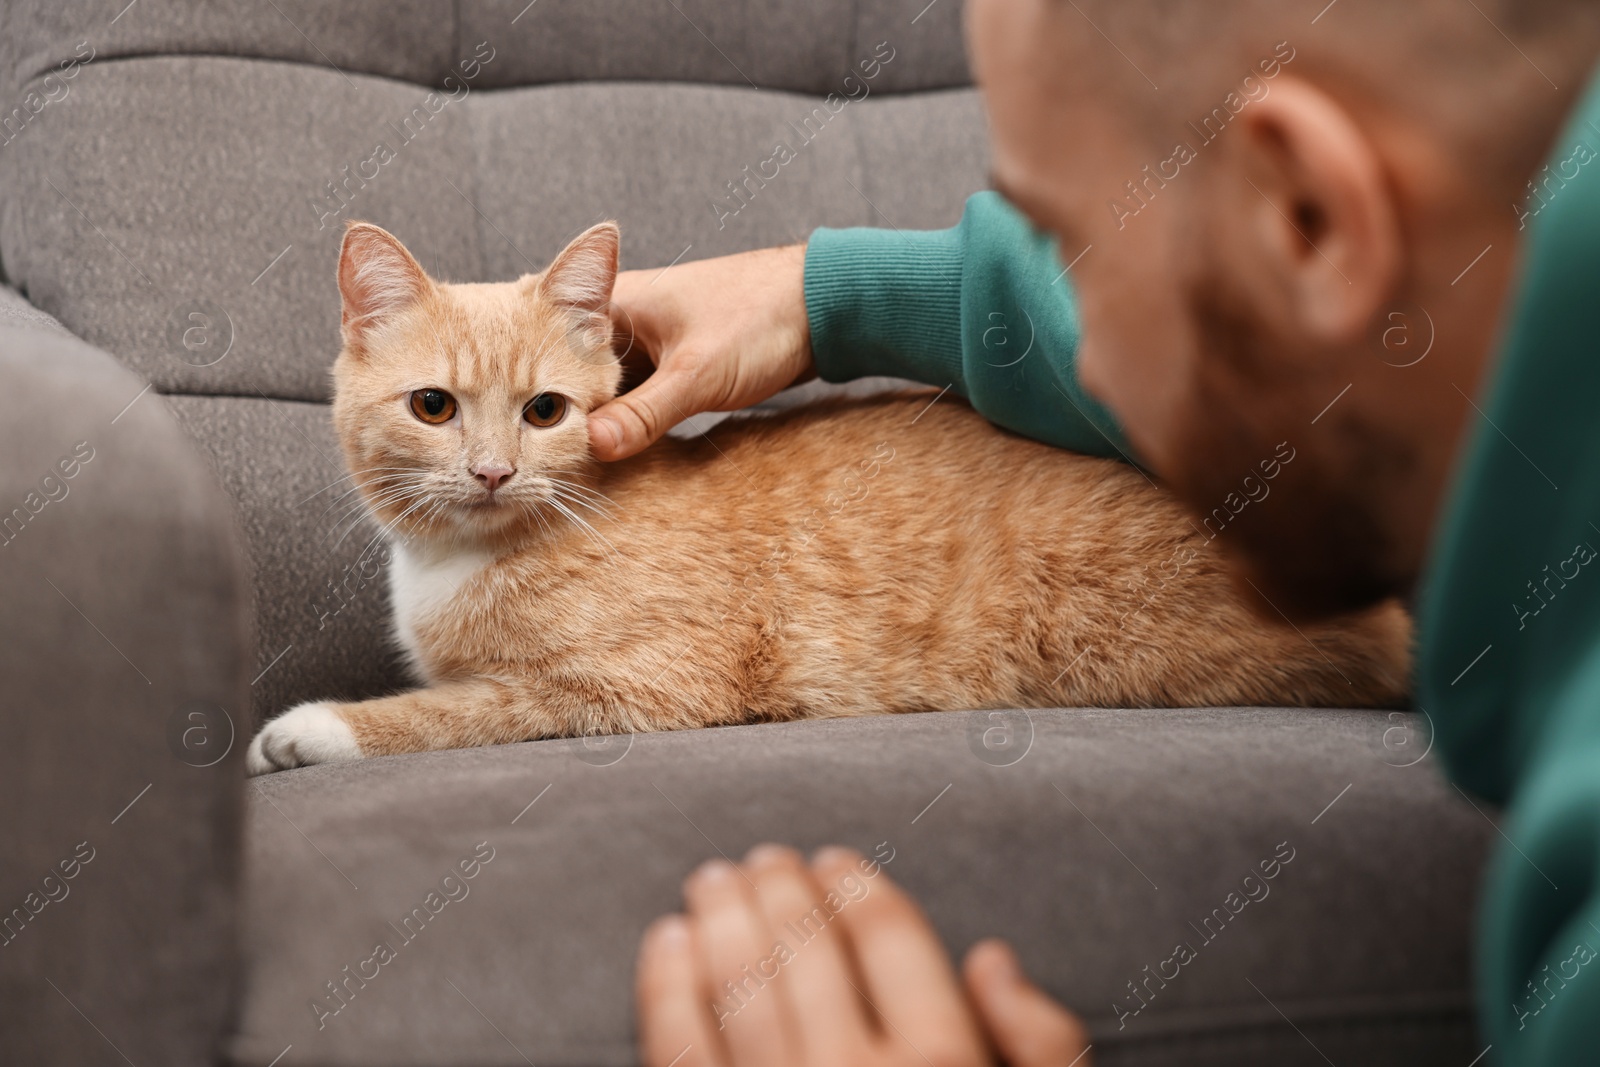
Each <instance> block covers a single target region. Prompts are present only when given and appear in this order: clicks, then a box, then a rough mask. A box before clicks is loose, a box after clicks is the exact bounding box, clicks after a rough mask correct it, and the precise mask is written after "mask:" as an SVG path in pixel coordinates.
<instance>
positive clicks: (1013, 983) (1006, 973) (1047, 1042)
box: [962, 940, 1089, 1067]
mask: <svg viewBox="0 0 1600 1067" xmlns="http://www.w3.org/2000/svg"><path fill="white" fill-rule="evenodd" d="M962 971H963V977H965V979H966V983H967V990H968V992H969V993H970V994H971V996H972V1003H973V1004H974V1005H975V1006H976V1007H977V1009H978V1016H979V1018H980V1019H982V1021H983V1027H984V1029H985V1030H987V1031H988V1033H989V1037H990V1038H991V1039H992V1040H993V1041H994V1044H995V1047H996V1048H997V1049H998V1050H999V1052H1000V1056H1001V1058H1002V1059H1004V1060H1005V1062H1006V1063H1007V1064H1009V1065H1010V1067H1069V1065H1071V1067H1089V1057H1088V1055H1087V1052H1088V1048H1089V1045H1088V1041H1089V1035H1088V1033H1087V1032H1086V1031H1085V1030H1084V1028H1083V1024H1082V1023H1080V1022H1079V1021H1078V1019H1077V1017H1076V1016H1074V1015H1072V1014H1071V1013H1070V1012H1068V1011H1067V1010H1066V1009H1065V1008H1063V1007H1062V1006H1061V1005H1059V1004H1057V1003H1056V1002H1055V1001H1053V1000H1051V999H1050V998H1049V997H1048V996H1046V995H1045V993H1044V991H1043V990H1041V989H1040V988H1039V987H1038V986H1036V985H1034V984H1033V983H1032V982H1030V981H1028V979H1027V977H1026V976H1025V975H1024V974H1023V973H1022V967H1021V965H1020V964H1019V963H1018V962H1017V956H1016V953H1015V952H1013V951H1012V949H1011V946H1010V945H1007V944H1006V943H1005V942H1004V941H997V940H989V941H980V942H979V943H978V944H976V945H974V946H973V947H972V951H970V952H968V953H967V959H966V964H965V966H963V968H962Z"/></svg>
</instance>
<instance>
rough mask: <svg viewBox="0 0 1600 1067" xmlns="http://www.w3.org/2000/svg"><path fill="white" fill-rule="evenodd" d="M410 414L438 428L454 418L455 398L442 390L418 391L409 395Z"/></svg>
mask: <svg viewBox="0 0 1600 1067" xmlns="http://www.w3.org/2000/svg"><path fill="white" fill-rule="evenodd" d="M411 414H413V415H415V416H416V417H417V418H419V419H421V420H422V421H423V422H426V423H429V424H430V425H433V426H439V425H441V424H443V423H446V422H449V421H450V420H451V419H453V418H455V417H456V398H455V397H453V396H451V395H450V394H449V393H447V392H445V391H444V390H443V389H418V390H417V391H416V392H414V393H412V394H411Z"/></svg>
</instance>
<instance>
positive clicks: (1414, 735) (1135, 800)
mask: <svg viewBox="0 0 1600 1067" xmlns="http://www.w3.org/2000/svg"><path fill="white" fill-rule="evenodd" d="M1425 735H1426V728H1425V726H1424V725H1423V724H1420V723H1419V722H1417V721H1416V720H1414V719H1412V718H1411V717H1409V716H1399V715H1396V714H1393V713H1384V712H1347V711H1304V710H1273V709H1238V710H1208V711H1061V710H1057V711H1034V712H1030V713H1023V712H1004V713H1001V712H946V713H935V714H925V715H909V716H900V717H885V718H871V719H857V720H834V721H819V722H807V723H793V724H782V725H762V726H748V727H734V728H725V729H715V730H702V731H691V732H684V733H670V734H655V735H641V736H637V737H632V738H628V737H622V738H614V739H609V740H608V741H607V742H605V743H601V742H600V741H598V740H595V741H588V742H585V741H580V740H571V741H547V742H535V743H528V744H520V745H507V746H501V747H496V748H483V749H471V750H463V751H449V752H437V753H428V754H422V755H416V756H402V757H391V758H384V759H375V760H370V761H365V762H359V763H350V764H342V765H340V764H333V765H324V766H320V767H313V768H307V769H303V770H297V771H289V772H283V773H278V774H274V775H270V776H267V777H265V778H260V779H256V780H255V781H254V782H253V784H252V786H251V788H250V794H251V800H250V815H249V818H248V823H247V831H246V837H247V841H248V844H247V877H246V879H245V885H246V887H247V905H246V934H245V955H246V961H247V964H246V988H247V997H246V1001H245V1003H244V1005H243V1008H242V1013H241V1022H240V1027H239V1032H238V1034H237V1035H236V1037H235V1039H234V1041H233V1044H232V1053H233V1055H234V1056H235V1057H236V1058H237V1060H238V1062H240V1063H243V1064H249V1065H265V1064H268V1063H271V1062H273V1061H274V1058H275V1057H278V1056H280V1055H282V1056H283V1059H282V1060H281V1061H279V1062H280V1063H282V1064H284V1065H293V1064H326V1065H335V1064H337V1065H357V1064H361V1065H369V1064H370V1065H379V1064H382V1065H387V1067H403V1065H413V1064H415V1065H422V1064H430V1065H445V1064H448V1065H450V1067H475V1065H490V1064H521V1063H525V1062H534V1063H538V1064H541V1065H574V1067H576V1065H585V1067H600V1065H609V1064H628V1063H632V1062H634V1059H633V1043H632V1042H633V1027H632V1011H633V1005H632V1002H631V997H630V994H629V990H630V989H631V973H632V966H633V959H634V951H635V947H636V945H637V942H638V938H639V935H640V933H641V931H642V930H643V929H644V927H645V925H646V924H647V923H648V922H649V921H650V920H651V919H652V918H654V917H655V916H656V915H658V914H661V913H663V912H665V911H668V910H671V909H674V908H675V907H676V906H677V904H678V884H679V881H680V880H681V879H682V878H683V877H684V875H686V874H687V873H688V872H689V871H690V870H691V869H692V868H693V867H694V866H695V865H696V864H698V863H699V862H701V861H702V860H704V859H706V858H708V857H711V856H715V855H716V854H717V853H719V852H720V853H722V854H724V855H726V856H729V857H734V858H737V857H738V856H740V855H742V854H743V852H744V851H745V850H746V849H748V848H750V847H751V846H752V845H755V844H757V843H758V842H761V841H767V840H776V841H782V842H787V843H791V844H793V845H796V846H799V847H802V848H807V849H809V848H814V847H817V846H820V845H823V844H828V843H843V844H847V845H851V846H853V847H855V848H858V849H860V850H862V851H863V852H865V853H868V854H872V853H874V851H877V852H879V853H881V854H884V855H886V856H892V858H890V859H889V860H888V862H887V866H886V870H887V871H888V872H889V873H890V874H891V875H892V876H893V877H894V878H895V879H896V880H897V881H899V882H900V883H902V884H903V885H905V886H907V887H908V888H909V889H910V890H911V891H912V892H914V893H915V894H916V895H917V896H918V897H919V898H920V899H921V900H922V901H923V902H924V903H925V905H926V907H927V909H928V911H929V913H930V915H931V917H932V919H933V921H934V923H935V925H936V926H937V928H938V929H939V931H940V933H941V935H942V936H943V938H944V939H945V942H946V944H947V945H948V947H949V948H950V949H951V950H952V951H953V952H958V953H959V952H962V951H964V950H965V949H966V948H967V947H968V946H969V945H971V944H972V943H973V942H975V941H977V940H978V939H980V938H982V937H985V936H989V935H1000V936H1003V937H1006V938H1008V939H1010V940H1011V941H1012V943H1013V944H1015V945H1016V946H1017V947H1018V949H1019V951H1020V952H1021V954H1022V957H1023V960H1024V963H1025V965H1026V966H1027V968H1028V969H1029V970H1030V971H1031V972H1032V973H1033V974H1035V975H1037V976H1039V978H1040V980H1041V982H1042V984H1043V985H1044V987H1045V988H1047V989H1048V990H1049V991H1050V992H1051V993H1053V994H1054V995H1056V996H1057V997H1059V998H1060V999H1061V1000H1062V1001H1064V1002H1065V1003H1067V1004H1070V1005H1072V1006H1074V1007H1075V1008H1076V1009H1078V1010H1079V1011H1081V1012H1082V1013H1083V1014H1084V1015H1085V1016H1086V1018H1087V1021H1088V1022H1089V1024H1090V1026H1091V1028H1092V1030H1093V1033H1094V1036H1095V1055H1096V1062H1097V1063H1099V1064H1102V1065H1117V1064H1141V1065H1154V1064H1178V1063H1182V1064H1186V1065H1196V1064H1218V1065H1222V1064H1226V1065H1228V1067H1240V1065H1242V1064H1254V1063H1261V1064H1273V1065H1280V1064H1293V1063H1318V1064H1320V1063H1323V1062H1324V1059H1323V1057H1324V1056H1326V1057H1328V1058H1329V1059H1331V1060H1332V1062H1335V1063H1362V1064H1369V1065H1371V1064H1407V1065H1414V1064H1432V1063H1439V1064H1449V1065H1452V1067H1460V1064H1464V1063H1467V1062H1469V1061H1471V1059H1472V1057H1473V1056H1474V1055H1476V1054H1477V1053H1478V1052H1479V1051H1480V1050H1481V1046H1479V1045H1477V1044H1476V1038H1475V1036H1474V1031H1473V1024H1472V1016H1471V1008H1470V1004H1471V996H1470V983H1469V962H1468V939H1469V931H1470V927H1471V917H1472V912H1473V898H1474V893H1475V888H1474V887H1475V886H1476V885H1477V882H1478V875H1479V872H1480V868H1481V866H1482V864H1483V860H1484V856H1485V853H1486V848H1487V845H1488V843H1489V839H1490V838H1491V837H1493V835H1494V833H1495V831H1494V829H1493V827H1492V826H1491V824H1490V823H1489V821H1488V819H1487V817H1486V816H1485V815H1484V814H1482V813H1480V812H1479V811H1477V810H1475V809H1474V808H1473V807H1472V806H1470V805H1469V804H1468V803H1467V802H1466V801H1465V800H1464V799H1463V798H1462V797H1460V796H1459V795H1458V794H1457V793H1456V791H1455V790H1454V789H1452V788H1451V787H1449V786H1448V785H1446V784H1444V783H1443V782H1442V780H1441V779H1440V778H1439V776H1438V774H1437V772H1436V770H1435V769H1434V767H1433V765H1432V762H1431V760H1429V759H1425V758H1420V757H1422V755H1423V752H1424V750H1425V749H1426V745H1427V741H1426V736H1425ZM491 857H492V858H491ZM463 865H464V868H465V870H468V871H470V872H471V873H472V875H473V877H471V878H470V879H468V878H465V877H463V876H462V874H461V871H462V870H463ZM1268 872H1270V873H1271V874H1272V875H1273V877H1270V878H1268V877H1267V876H1266V875H1267V873H1268ZM450 875H454V877H453V878H449V879H447V876H450ZM430 893H432V894H435V895H434V896H433V897H432V898H430V897H429V894H430ZM380 944H383V945H384V946H386V951H376V950H377V947H378V946H379V945H380ZM1179 945H1187V946H1189V949H1190V952H1189V953H1188V954H1179V953H1176V952H1175V950H1176V948H1177V946H1179ZM1180 956H1181V957H1182V962H1176V961H1177V959H1178V958H1179V957H1180ZM347 968H348V970H347ZM1147 968H1148V969H1147ZM1174 972H1176V973H1175V975H1174ZM1160 974H1165V975H1166V976H1167V978H1165V979H1163V978H1160V977H1159V975H1160ZM363 975H364V976H366V977H362V976H363ZM1152 975H1156V976H1157V977H1151V976H1152ZM352 976H354V977H352ZM330 983H332V985H331V986H330ZM334 987H337V995H335V992H334V991H333V990H334ZM1135 1009H1137V1010H1135ZM290 1046H292V1048H290ZM286 1050H287V1052H286Z"/></svg>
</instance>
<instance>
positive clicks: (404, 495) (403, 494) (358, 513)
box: [324, 485, 427, 528]
mask: <svg viewBox="0 0 1600 1067" xmlns="http://www.w3.org/2000/svg"><path fill="white" fill-rule="evenodd" d="M426 491H427V490H426V487H424V486H410V485H406V486H395V487H392V488H390V489H386V490H384V491H383V492H382V493H380V494H379V495H377V496H375V497H374V498H373V499H372V500H370V501H369V500H366V499H364V498H363V499H359V500H354V501H351V502H350V503H348V504H346V505H345V508H344V510H343V511H342V512H340V513H339V515H338V516H337V517H335V518H334V520H333V523H332V525H333V526H334V527H335V528H337V527H338V526H339V525H340V524H341V523H343V522H344V521H345V520H346V519H349V518H351V517H352V516H355V517H356V520H357V522H358V523H359V521H360V518H361V517H363V516H365V515H368V514H373V513H374V512H375V511H376V510H377V509H378V508H382V507H388V506H390V505H392V504H401V503H405V502H407V501H408V500H410V499H411V498H413V497H418V496H422V495H425V494H426ZM330 510H331V508H330ZM324 514H326V513H324Z"/></svg>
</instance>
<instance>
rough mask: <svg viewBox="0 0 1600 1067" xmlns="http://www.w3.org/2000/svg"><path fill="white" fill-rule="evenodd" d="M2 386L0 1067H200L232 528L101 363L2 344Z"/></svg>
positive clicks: (49, 348)
mask: <svg viewBox="0 0 1600 1067" xmlns="http://www.w3.org/2000/svg"><path fill="white" fill-rule="evenodd" d="M0 373H3V375H4V378H5V382H6V390H7V395H8V398H9V399H10V401H11V403H10V405H9V410H8V411H7V413H6V417H5V418H4V419H0V457H3V462H0V512H3V513H0V585H3V586H4V589H5V595H4V598H3V602H0V603H3V607H0V678H3V679H4V680H5V697H4V700H3V701H0V811H3V812H4V813H5V818H6V831H5V849H4V859H3V862H0V1004H3V1005H4V1007H3V1009H0V1013H3V1016H4V1023H3V1024H0V1063H5V1064H18V1065H21V1064H28V1065H30V1067H34V1065H38V1067H46V1065H52V1064H61V1065H64V1067H78V1065H82V1064H91V1063H95V1064H98V1063H111V1062H119V1063H120V1062H122V1060H121V1058H119V1054H120V1055H122V1056H126V1057H127V1058H128V1059H129V1060H131V1061H132V1062H134V1063H141V1064H153V1063H160V1064H181V1065H199V1064H204V1063H209V1062H212V1057H213V1053H214V1051H215V1049H216V1048H217V1046H218V1044H219V1043H220V1041H221V1038H222V1034H223V1031H224V1027H225V1025H226V1024H227V1023H228V1022H229V1021H230V1014H231V1012H232V1010H233V1008H234V1002H233V1000H234V998H233V992H234V990H235V989H236V988H237V983H236V981H235V977H236V973H237V972H236V966H237V961H236V957H235V953H234V940H233V939H234V929H235V921H236V898H235V892H234V890H235V879H236V874H237V859H238V842H239V819H240V803H239V801H240V797H241V790H240V782H239V775H240V768H241V766H242V763H243V759H242V756H243V751H244V743H245V740H246V734H245V731H246V730H247V729H248V727H249V719H248V713H247V698H246V692H247V690H248V684H247V683H248V676H247V675H246V674H245V673H244V672H245V669H246V666H247V664H246V661H245V655H246V653H247V650H248V648H249V645H250V641H249V634H248V628H249V624H248V619H247V617H246V615H245V610H244V609H245V604H246V596H245V590H244V580H243V575H242V573H241V570H240V567H239V564H238V549H237V544H236V540H235V537H234V530H233V525H232V521H231V517H230V514H229V508H228V505H227V502H226V500H225V498H224V497H223V496H222V494H221V493H220V492H219V491H218V489H217V487H216V483H215V481H214V479H213V477H212V475H211V472H210V471H209V470H208V469H207V467H206V465H205V464H204V463H203V462H202V461H201V460H200V459H199V458H198V457H197V456H196V455H195V452H194V449H193V447H192V445H191V444H190V442H189V441H188V440H187V439H186V438H185V436H184V435H183V434H182V433H181V432H180V431H179V430H178V429H177V427H175V426H174V425H173V423H172V420H171V419H170V418H169V417H168V416H167V415H166V413H165V412H164V411H163V410H162V407H161V404H160V401H159V400H158V399H156V398H155V397H153V396H150V395H148V394H145V393H144V389H145V386H144V383H142V382H140V381H138V380H137V379H135V378H134V376H133V375H131V374H129V373H128V372H127V371H126V370H124V369H123V368H121V367H119V366H118V365H117V364H116V362H115V361H114V360H113V359H112V358H111V357H110V356H108V355H106V354H105V353H103V352H96V351H94V350H93V349H91V348H89V347H88V346H86V345H84V344H83V343H82V342H79V341H74V340H71V339H69V338H64V337H62V336H60V334H59V332H58V331H56V330H53V329H38V328H18V327H15V326H6V327H0ZM219 708H220V709H221V710H220V711H219V710H217V709H219Z"/></svg>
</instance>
